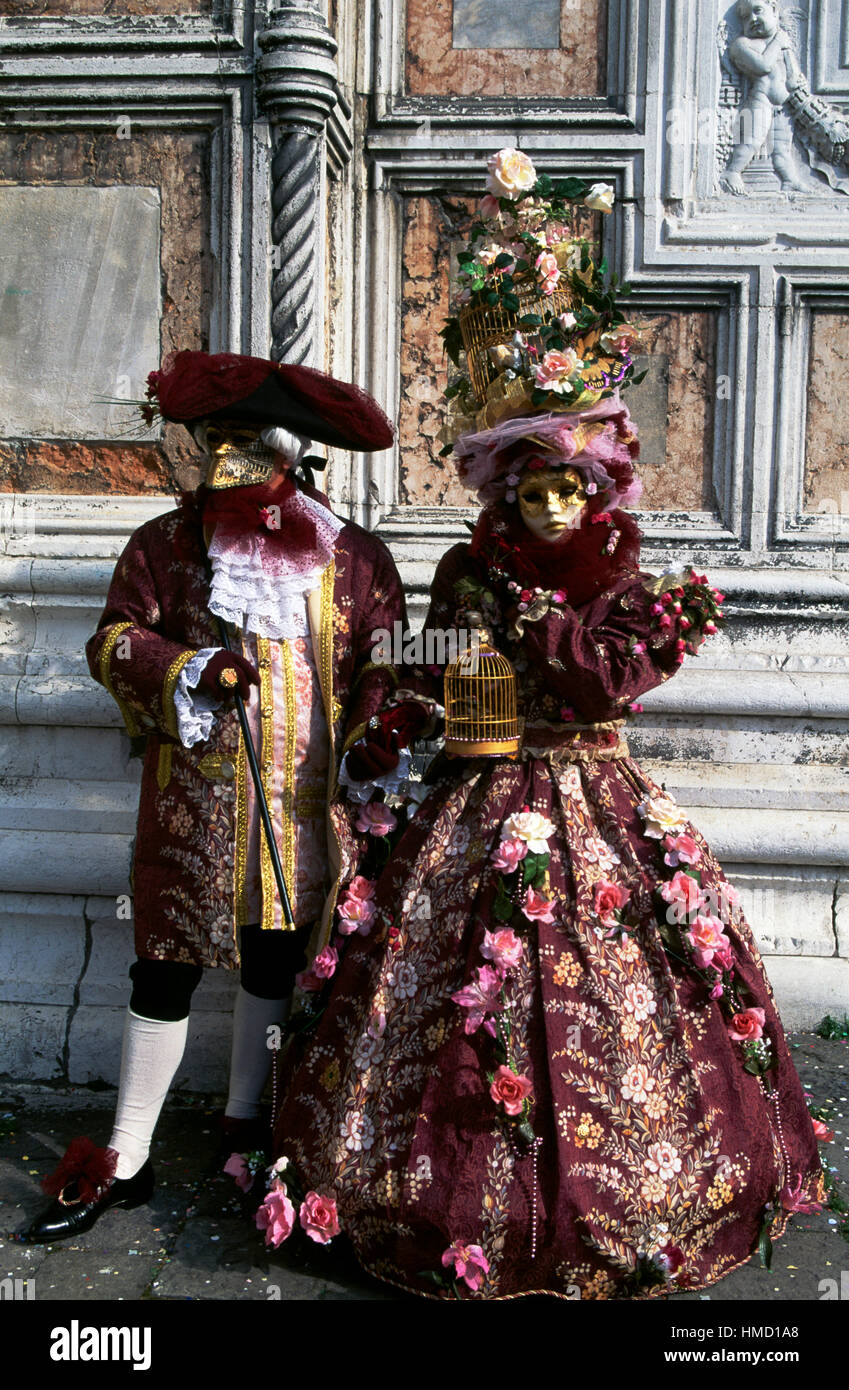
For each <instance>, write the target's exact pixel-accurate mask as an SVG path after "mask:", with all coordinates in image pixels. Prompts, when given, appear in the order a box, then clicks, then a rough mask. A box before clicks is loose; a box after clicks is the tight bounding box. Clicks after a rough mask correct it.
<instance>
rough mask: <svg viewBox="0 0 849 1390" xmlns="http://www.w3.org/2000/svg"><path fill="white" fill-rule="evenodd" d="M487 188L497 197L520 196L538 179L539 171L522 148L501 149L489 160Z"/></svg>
mask: <svg viewBox="0 0 849 1390" xmlns="http://www.w3.org/2000/svg"><path fill="white" fill-rule="evenodd" d="M487 169H488V170H489V177H488V179H487V181H486V186H487V190H488V191H489V192H490V193H493V194H494V195H495V197H496V198H518V197H519V196H520V195H521V194H522V193H528V192H529V191H530V189H532V188H533V186H534V184H535V183H536V181H537V171H536V169H535V168H534V166H533V164H532V163H531V161H530V160H529V159H528V156H527V155H526V154H523V153H522V151H521V150H499V151H498V153H497V154H494V155H491V156H490V158H489V160H488V161H487Z"/></svg>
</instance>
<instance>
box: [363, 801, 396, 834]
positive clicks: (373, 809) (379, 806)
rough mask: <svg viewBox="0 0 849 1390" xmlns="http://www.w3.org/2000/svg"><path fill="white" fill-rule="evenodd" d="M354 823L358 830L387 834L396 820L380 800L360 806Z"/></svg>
mask: <svg viewBox="0 0 849 1390" xmlns="http://www.w3.org/2000/svg"><path fill="white" fill-rule="evenodd" d="M355 824H356V827H357V829H358V830H361V831H363V832H364V833H367V834H369V835H388V834H389V832H390V830H394V829H395V827H396V825H397V824H398V821H397V820H396V818H395V816H393V814H392V812H391V811H390V809H389V807H388V806H384V804H383V802H382V801H370V802H369V803H368V805H367V806H361V807H360V814H359V815H358V816H357V819H356V822H355Z"/></svg>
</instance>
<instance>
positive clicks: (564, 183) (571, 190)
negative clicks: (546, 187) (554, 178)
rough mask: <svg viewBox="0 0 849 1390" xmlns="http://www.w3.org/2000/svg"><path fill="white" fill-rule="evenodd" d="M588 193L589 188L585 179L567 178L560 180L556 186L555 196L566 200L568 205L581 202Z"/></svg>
mask: <svg viewBox="0 0 849 1390" xmlns="http://www.w3.org/2000/svg"><path fill="white" fill-rule="evenodd" d="M589 191H590V186H589V184H588V183H587V182H586V180H585V179H577V178H569V179H562V180H561V181H560V182H558V184H557V194H558V197H560V198H567V199H568V200H569V202H570V203H575V202H578V201H579V200H580V201H583V199H584V198H586V196H587V194H588V193H589Z"/></svg>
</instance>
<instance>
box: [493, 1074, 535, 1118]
mask: <svg viewBox="0 0 849 1390" xmlns="http://www.w3.org/2000/svg"><path fill="white" fill-rule="evenodd" d="M531 1090H532V1087H531V1083H530V1081H529V1080H528V1078H527V1077H526V1076H517V1075H516V1073H515V1072H514V1071H511V1069H510V1068H509V1067H503V1066H502V1067H499V1068H498V1070H497V1072H496V1073H495V1076H494V1077H493V1079H492V1085H491V1086H490V1088H489V1094H490V1095H491V1096H492V1099H493V1100H494V1101H495V1103H496V1105H503V1106H504V1109H505V1111H506V1113H507V1114H508V1115H521V1113H522V1106H523V1105H524V1103H525V1101H526V1100H527V1098H528V1096H530V1095H531Z"/></svg>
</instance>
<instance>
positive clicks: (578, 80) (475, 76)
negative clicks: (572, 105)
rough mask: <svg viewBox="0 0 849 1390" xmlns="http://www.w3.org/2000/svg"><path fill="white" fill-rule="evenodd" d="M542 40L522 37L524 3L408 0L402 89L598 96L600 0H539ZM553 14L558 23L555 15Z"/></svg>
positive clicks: (601, 81)
mask: <svg viewBox="0 0 849 1390" xmlns="http://www.w3.org/2000/svg"><path fill="white" fill-rule="evenodd" d="M535 8H536V9H537V10H538V11H540V10H542V11H545V12H546V13H545V15H544V18H545V19H549V18H550V19H551V20H552V21H553V22H552V23H549V24H546V25H545V26H544V27H545V32H546V35H547V36H548V37H547V42H550V41H551V40H550V33H551V30H552V29H553V30H554V32H555V33H557V32H558V31H559V36H560V42H559V44H556V45H555V46H554V47H553V48H548V47H544V48H543V47H537V46H536V44H532V43H530V42H528V41H527V38H526V36H527V35H528V33H529V30H530V25H529V16H528V9H529V7H528V6H525V5H515V4H512V3H511V0H489V3H487V4H483V3H481V0H465V3H464V4H463V5H462V13H461V14H459V15H458V16H457V17H456V18H455V15H454V12H453V9H454V7H453V6H452V3H451V0H407V45H406V49H407V54H406V56H407V64H406V68H407V89H408V91H409V92H410V93H412V94H414V95H416V96H424V95H428V94H434V95H439V96H444V95H452V96H473V97H481V96H496V97H501V96H505V97H509V96H523V97H524V96H539V97H550V96H556V97H580V96H596V95H597V94H600V93H602V92H603V91H604V86H605V44H606V38H607V24H606V10H607V5H606V3H605V0H577V3H576V2H575V0H560V3H559V15H558V14H557V0H543V4H542V5H540V4H539V3H538V4H537V5H536V7H535ZM558 20H559V23H558ZM526 44H527V46H525V45H526Z"/></svg>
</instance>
